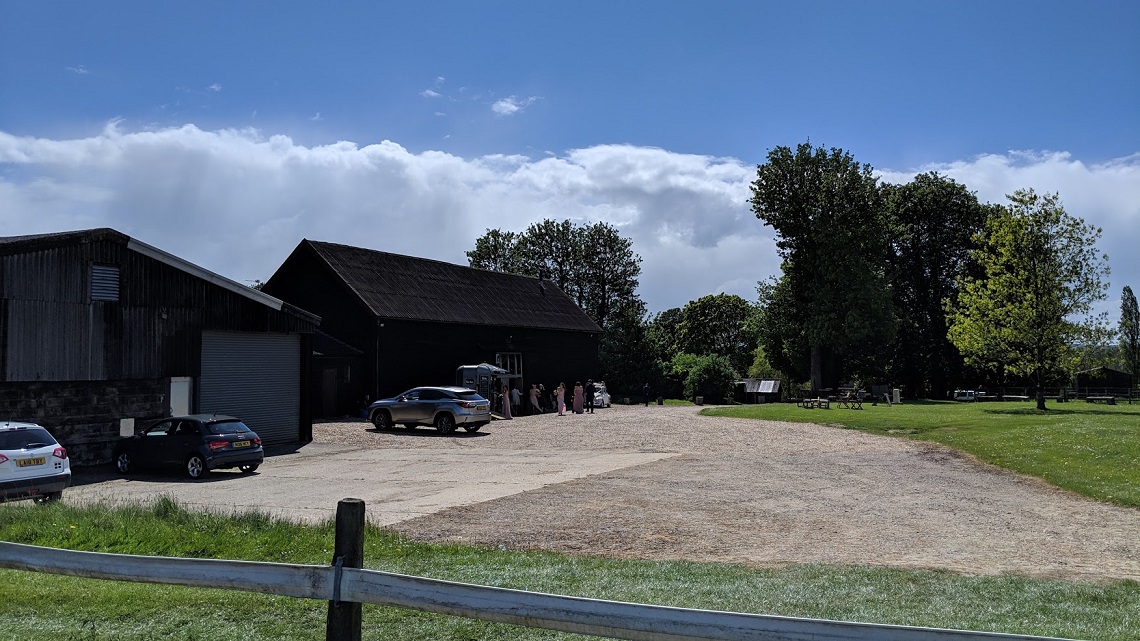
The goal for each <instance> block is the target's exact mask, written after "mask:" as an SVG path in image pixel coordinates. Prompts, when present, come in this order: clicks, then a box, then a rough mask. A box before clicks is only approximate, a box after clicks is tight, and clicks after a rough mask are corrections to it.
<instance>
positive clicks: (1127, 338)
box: [1120, 285, 1140, 386]
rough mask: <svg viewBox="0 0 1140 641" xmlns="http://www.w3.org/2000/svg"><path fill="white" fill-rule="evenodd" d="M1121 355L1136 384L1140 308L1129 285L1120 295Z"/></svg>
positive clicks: (1139, 358) (1139, 367)
mask: <svg viewBox="0 0 1140 641" xmlns="http://www.w3.org/2000/svg"><path fill="white" fill-rule="evenodd" d="M1120 355H1121V360H1122V361H1123V362H1124V369H1126V370H1128V372H1129V373H1131V374H1132V385H1133V386H1135V385H1136V376H1137V375H1140V309H1138V308H1137V306H1136V296H1135V295H1134V294H1133V293H1132V288H1131V287H1128V286H1127V285H1125V286H1124V291H1123V292H1122V293H1121V295H1120Z"/></svg>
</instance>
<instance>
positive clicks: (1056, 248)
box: [467, 142, 1140, 408]
mask: <svg viewBox="0 0 1140 641" xmlns="http://www.w3.org/2000/svg"><path fill="white" fill-rule="evenodd" d="M751 194H752V196H751V199H750V201H749V202H750V205H751V207H752V210H753V212H754V213H755V215H756V217H757V218H758V219H759V220H760V221H762V222H763V223H765V224H767V225H769V226H770V227H772V229H773V230H774V231H775V232H776V248H777V253H778V255H779V257H780V259H781V274H780V275H779V276H776V277H773V278H771V279H769V280H766V281H761V282H759V283H758V284H757V299H756V300H755V301H754V302H749V301H746V300H744V299H743V298H741V297H739V296H736V295H731V294H715V295H709V296H704V297H701V298H699V299H697V300H694V301H690V302H689V303H687V304H686V305H685V306H684V307H681V308H674V309H669V310H665V311H663V312H660V313H658V314H656V315H652V316H651V315H649V314H647V312H646V307H645V304H644V303H643V302H642V301H641V300H640V299H639V298H638V296H637V292H636V289H637V284H638V281H637V279H638V276H639V275H640V272H641V267H640V263H641V258H640V257H639V256H637V255H636V254H634V253H633V251H632V242H631V241H629V240H628V239H625V238H622V237H621V235H620V234H619V233H618V231H617V230H616V229H615V228H614V227H612V226H610V225H607V224H605V223H597V224H593V225H575V224H574V223H572V222H571V221H569V220H566V221H562V222H555V221H551V220H545V221H543V222H541V223H536V224H533V225H531V226H530V227H528V228H527V229H526V230H525V231H523V232H511V231H503V230H499V229H494V230H487V233H486V234H484V235H483V236H481V237H480V238H479V239H477V240H476V243H475V248H474V249H473V250H472V251H469V252H467V255H468V258H469V261H470V264H471V266H472V267H479V268H484V269H492V270H498V271H507V272H512V273H518V274H527V275H531V276H536V277H543V278H548V279H550V280H551V281H552V282H554V283H555V284H557V285H558V287H559V288H561V289H562V290H563V291H564V292H566V293H567V294H568V295H569V296H570V297H571V298H572V299H573V300H575V302H577V304H578V305H579V307H581V308H582V309H583V310H584V311H585V312H586V313H587V314H588V315H589V316H590V317H591V318H592V319H593V320H594V321H595V322H597V323H598V325H599V326H600V327H601V328H602V330H603V337H602V341H601V347H600V349H601V358H602V364H603V368H604V369H605V371H604V372H603V375H604V376H605V379H606V381H607V382H608V384H609V385H610V389H611V390H619V391H627V392H631V391H635V390H637V391H639V390H640V389H641V386H642V384H643V383H645V382H648V383H650V385H651V387H653V389H654V391H655V393H658V394H662V395H666V396H671V397H676V396H683V397H692V396H696V395H703V396H705V397H707V398H708V399H709V400H710V401H718V400H724V399H725V398H726V397H727V396H728V395H729V394H731V382H732V381H733V380H736V379H737V378H739V377H741V376H743V375H750V376H753V377H763V378H781V379H784V380H785V381H788V382H791V383H800V382H804V383H808V384H810V385H811V386H812V387H814V388H816V389H822V388H835V387H838V386H840V384H841V383H846V382H856V383H860V384H869V383H873V382H881V383H890V384H891V385H893V386H895V387H901V388H903V389H904V393H905V394H906V395H907V396H911V397H927V398H945V397H946V396H947V394H948V392H950V391H951V390H953V389H954V388H955V387H957V386H960V385H963V384H964V382H965V381H969V382H970V385H975V384H980V385H988V386H998V385H1003V384H1011V383H1014V382H1016V383H1017V384H1024V383H1029V384H1032V385H1034V386H1035V388H1036V390H1037V401H1038V407H1040V408H1044V397H1043V389H1044V387H1045V386H1046V385H1050V386H1052V385H1057V384H1058V383H1060V382H1062V381H1065V380H1067V377H1071V376H1072V374H1073V373H1074V372H1075V371H1077V370H1078V369H1080V368H1082V367H1090V366H1092V365H1096V364H1105V363H1108V362H1113V363H1117V362H1118V363H1119V364H1121V365H1122V366H1123V367H1124V368H1125V369H1126V370H1127V371H1130V372H1133V373H1135V372H1136V371H1137V367H1138V365H1140V315H1138V314H1137V311H1136V298H1135V296H1133V295H1132V291H1131V289H1130V288H1127V287H1125V288H1124V293H1123V295H1122V309H1121V319H1120V325H1119V334H1120V341H1119V346H1118V347H1117V348H1116V349H1109V350H1106V349H1105V347H1106V346H1108V345H1109V344H1110V343H1111V342H1112V335H1113V334H1114V331H1113V330H1112V329H1111V328H1110V327H1109V325H1108V322H1107V318H1106V314H1103V313H1102V314H1094V313H1093V308H1094V305H1095V303H1097V302H1099V301H1101V300H1104V299H1105V298H1106V295H1107V288H1108V285H1107V282H1106V279H1107V276H1108V274H1109V270H1108V257H1107V255H1104V254H1103V253H1100V252H1099V251H1098V250H1097V249H1096V241H1097V240H1098V239H1099V238H1100V236H1101V233H1102V230H1101V229H1099V228H1096V227H1094V226H1092V225H1088V224H1086V223H1085V222H1084V220H1082V219H1080V218H1078V217H1074V216H1072V215H1070V214H1068V213H1067V212H1066V211H1065V209H1064V207H1063V206H1062V204H1061V201H1060V197H1059V195H1058V194H1044V195H1040V194H1037V193H1035V192H1034V191H1033V190H1028V189H1026V190H1018V191H1017V192H1015V193H1013V194H1011V195H1009V196H1008V197H1007V198H1008V202H1006V203H1002V204H993V203H981V202H979V201H978V199H977V196H976V195H975V193H974V192H971V191H969V189H968V188H967V187H966V186H965V185H963V184H961V183H958V182H956V181H954V180H953V179H950V178H947V177H945V176H942V175H940V174H938V173H934V172H932V173H924V174H920V175H918V176H916V177H915V178H914V179H913V180H911V181H910V182H909V183H906V184H903V185H895V184H889V183H880V182H879V180H878V179H877V178H876V177H875V176H874V175H873V169H872V168H871V166H870V165H868V164H865V163H859V162H857V161H856V160H855V159H854V157H853V156H852V155H851V154H850V153H848V152H847V151H844V150H842V149H838V148H824V147H813V146H812V145H811V143H810V142H806V143H803V144H801V145H798V146H797V147H796V148H795V149H792V148H789V147H776V148H774V149H772V150H771V151H770V152H769V153H768V156H767V159H766V162H764V163H763V164H761V165H759V166H758V167H757V173H756V179H755V181H753V182H752V184H751Z"/></svg>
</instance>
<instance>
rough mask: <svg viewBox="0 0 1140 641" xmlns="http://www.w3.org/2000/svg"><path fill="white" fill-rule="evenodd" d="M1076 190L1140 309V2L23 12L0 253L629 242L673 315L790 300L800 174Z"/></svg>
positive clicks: (14, 22) (0, 164)
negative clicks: (602, 226)
mask: <svg viewBox="0 0 1140 641" xmlns="http://www.w3.org/2000/svg"><path fill="white" fill-rule="evenodd" d="M806 141H810V142H811V144H812V145H815V146H825V147H839V148H842V149H844V150H846V151H848V152H849V153H851V154H852V156H854V158H855V159H856V160H858V161H859V162H861V163H867V164H870V165H871V166H872V167H873V168H874V170H875V173H876V175H877V176H879V177H880V179H881V180H882V181H884V182H892V183H905V182H907V181H909V180H910V179H911V178H913V177H914V176H915V175H916V174H918V173H922V172H928V171H938V172H940V173H941V174H943V175H944V176H947V177H950V178H953V179H955V180H957V181H958V182H960V183H962V184H964V185H965V186H966V187H967V188H968V189H969V190H971V191H973V192H975V193H976V194H977V196H978V198H979V199H980V200H981V201H983V202H994V203H1002V202H1006V195H1007V194H1011V193H1013V191H1015V190H1017V189H1022V188H1032V189H1035V190H1037V191H1038V192H1041V193H1045V192H1048V193H1052V192H1057V193H1059V195H1060V198H1061V202H1062V204H1063V205H1064V207H1065V209H1066V211H1067V212H1069V213H1070V214H1072V215H1074V216H1078V217H1080V218H1083V219H1084V220H1085V221H1086V222H1088V223H1089V224H1091V225H1095V226H1097V227H1100V228H1101V229H1103V236H1102V238H1101V240H1100V242H1099V243H1098V247H1099V248H1100V249H1101V250H1102V251H1104V252H1106V253H1107V254H1108V256H1109V265H1110V267H1111V275H1110V277H1109V297H1108V299H1107V300H1106V301H1105V302H1103V303H1102V304H1101V305H1100V306H1099V308H1100V309H1102V310H1103V311H1107V312H1108V313H1109V314H1110V316H1111V319H1112V321H1113V322H1115V320H1116V319H1117V318H1118V317H1119V310H1120V303H1119V301H1120V292H1121V289H1122V288H1123V286H1125V285H1128V286H1131V287H1132V288H1133V289H1140V3H1137V2H1134V1H1131V0H1128V1H1119V2H1113V1H1100V0H1094V1H1090V2H1078V1H1072V2H1060V1H1053V0H1039V1H1018V0H1005V1H1002V2H992V1H990V0H986V1H977V0H961V1H956V2H949V3H947V2H913V1H898V2H894V1H889V2H888V1H882V0H879V1H876V0H868V1H866V2H849V1H845V2H840V1H835V2H813V1H810V0H809V1H805V2H786V1H781V2H769V1H764V0H748V1H726V0H710V1H707V2H673V1H669V0H661V1H657V2H648V1H633V0H606V1H602V2H598V1H594V0H576V1H575V2H553V1H552V2H533V1H530V2H526V1H518V2H493V1H487V2H471V1H469V0H463V1H458V0H457V1H438V2H433V1H430V0H425V1H424V2H371V1H368V2H365V1H343V2H323V3H313V2H294V1H288V0H282V1H275V2H269V1H267V0H262V1H257V2H252V1H250V2H246V1H240V0H234V1H232V2H230V1H227V2H220V1H215V0H195V1H194V2H157V3H156V2H151V1H149V0H147V1H138V2H119V1H114V0H111V1H108V2H102V3H93V2H89V1H87V0H83V1H75V0H60V1H48V2H22V1H19V0H0V236H19V235H26V234H40V233H50V232H58V231H67V230H75V229H92V228H97V227H111V228H114V229H117V230H118V231H121V232H123V233H125V234H127V235H129V236H131V237H133V238H136V239H138V240H141V241H143V242H145V243H148V244H150V245H154V246H156V247H158V248H159V249H162V250H164V251H167V252H169V253H171V254H174V255H176V256H178V257H180V258H183V259H185V260H188V261H190V262H192V263H195V264H198V265H200V266H202V267H204V268H206V269H209V270H211V271H214V272H216V273H218V274H221V275H223V276H226V277H228V278H231V279H233V280H236V281H239V282H244V283H253V282H254V281H257V280H261V281H264V280H267V279H268V278H269V277H270V276H271V275H272V274H273V272H274V271H275V270H276V269H277V267H278V266H279V265H280V264H281V263H282V261H283V260H284V259H285V257H286V256H288V254H289V253H290V252H291V251H292V250H293V249H294V248H295V247H296V246H297V244H298V243H299V242H300V241H301V240H302V239H306V238H307V239H310V240H319V241H327V242H336V243H344V244H349V245H355V246H360V247H367V248H371V249H377V250H381V251H387V252H393V253H398V254H407V255H411V256H419V257H424V258H432V259H437V260H442V261H447V262H452V263H456V264H464V265H465V264H467V258H466V254H465V252H466V251H469V250H471V249H472V248H473V247H474V244H475V239H476V238H478V237H479V236H481V235H483V234H484V233H486V231H487V230H489V229H501V230H503V231H523V230H524V229H526V228H527V226H529V225H530V224H532V223H536V222H541V221H542V220H544V219H553V220H557V221H561V220H571V221H573V222H574V223H576V224H579V225H586V224H593V223H596V222H605V223H608V224H611V225H613V226H614V227H616V228H617V230H618V232H619V233H620V234H621V235H622V236H623V237H625V238H628V239H630V240H631V241H632V245H633V251H634V252H635V253H636V254H637V255H638V256H640V257H641V259H642V263H641V267H642V273H641V276H640V279H639V281H640V286H639V288H638V294H639V295H640V297H641V299H642V300H644V301H645V302H646V304H647V306H648V309H649V311H650V312H651V313H657V312H661V311H664V310H666V309H669V308H674V307H682V306H684V305H685V304H686V303H687V302H689V301H691V300H695V299H697V298H699V297H701V296H704V295H708V294H718V293H729V294H737V295H740V296H742V297H744V298H745V299H747V300H750V301H753V300H755V299H756V284H757V282H758V281H764V280H768V279H769V278H770V277H772V276H775V275H778V274H779V269H780V267H779V259H778V257H777V255H776V251H775V242H774V237H773V234H774V232H773V230H772V229H771V228H769V227H767V226H765V225H764V224H763V223H762V222H761V221H760V220H758V219H757V218H756V216H755V214H754V213H753V212H752V210H751V207H750V205H749V202H748V201H749V198H750V183H751V181H752V180H754V179H755V177H756V167H757V165H759V164H762V163H764V162H765V159H766V157H767V154H768V153H769V151H770V150H772V149H773V148H775V147H778V146H786V147H792V148H794V147H795V146H796V145H798V144H800V143H803V142H806Z"/></svg>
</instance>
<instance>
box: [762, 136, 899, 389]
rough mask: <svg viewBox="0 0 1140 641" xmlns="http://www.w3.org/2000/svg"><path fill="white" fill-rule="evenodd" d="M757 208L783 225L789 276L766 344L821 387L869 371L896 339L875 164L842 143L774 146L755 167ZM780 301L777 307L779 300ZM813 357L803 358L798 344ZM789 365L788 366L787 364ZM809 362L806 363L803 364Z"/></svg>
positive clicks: (779, 239)
mask: <svg viewBox="0 0 1140 641" xmlns="http://www.w3.org/2000/svg"><path fill="white" fill-rule="evenodd" d="M751 203H752V210H753V211H754V212H755V213H756V217H757V218H759V219H761V220H762V221H764V222H765V223H766V224H768V225H769V226H771V227H772V228H773V229H774V230H775V231H776V247H777V251H778V252H779V254H780V257H781V258H782V259H783V263H782V265H781V269H782V271H783V276H782V277H781V281H782V282H780V283H778V284H777V286H776V287H775V288H774V289H773V290H772V293H773V294H775V295H776V296H775V297H774V298H773V299H772V300H771V301H769V302H768V303H769V304H768V306H767V308H766V309H765V312H764V313H765V316H766V317H767V319H768V320H769V321H772V322H773V326H774V327H777V328H779V329H780V330H784V331H786V332H790V333H783V334H775V333H774V332H773V331H768V332H766V335H765V341H764V349H765V351H766V352H767V353H768V356H769V358H770V359H772V362H773V364H775V365H777V367H779V368H780V369H782V370H785V371H789V372H791V371H796V370H803V369H807V370H808V371H809V372H810V376H811V381H812V384H813V386H815V387H816V388H820V387H835V386H836V385H837V383H838V381H839V379H840V377H843V376H849V375H858V374H861V373H867V371H868V370H871V369H873V368H874V365H875V361H876V359H877V358H878V357H879V356H880V355H882V354H883V353H884V349H885V346H886V345H887V344H888V343H889V342H890V340H891V339H893V337H894V316H893V312H892V307H891V296H890V288H889V286H888V282H887V279H886V276H885V274H884V269H883V266H884V264H885V259H886V253H887V241H886V221H885V219H884V216H883V210H882V206H881V193H880V190H879V187H878V183H877V180H876V178H875V177H874V176H873V175H872V174H871V166H870V165H866V164H864V165H860V164H859V163H857V162H856V161H855V159H854V158H853V157H852V156H851V155H850V154H848V153H847V152H845V151H843V150H842V149H836V148H832V149H830V150H827V149H824V148H822V147H820V148H814V149H813V148H812V146H811V143H810V142H808V143H803V144H801V145H799V146H798V147H797V148H796V150H795V151H794V152H793V151H792V150H791V149H789V148H788V147H776V148H775V149H773V150H772V151H771V152H769V154H768V161H767V162H766V163H765V164H763V165H760V166H759V167H758V168H757V171H756V180H755V181H754V182H753V183H752V199H751ZM773 303H775V304H773ZM801 345H805V346H806V349H807V350H808V352H809V354H810V355H809V362H808V363H806V364H804V363H801V362H798V361H800V359H801V353H800V346H801ZM784 362H787V363H788V364H789V365H791V367H787V368H785V367H784V366H783V363H784ZM805 365H806V367H805Z"/></svg>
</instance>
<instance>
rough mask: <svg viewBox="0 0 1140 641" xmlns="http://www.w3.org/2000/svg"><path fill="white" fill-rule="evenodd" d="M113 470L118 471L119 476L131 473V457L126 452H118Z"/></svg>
mask: <svg viewBox="0 0 1140 641" xmlns="http://www.w3.org/2000/svg"><path fill="white" fill-rule="evenodd" d="M115 469H116V470H119V473H120V474H130V473H131V455H130V454H127V453H126V452H119V454H118V456H116V457H115Z"/></svg>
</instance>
